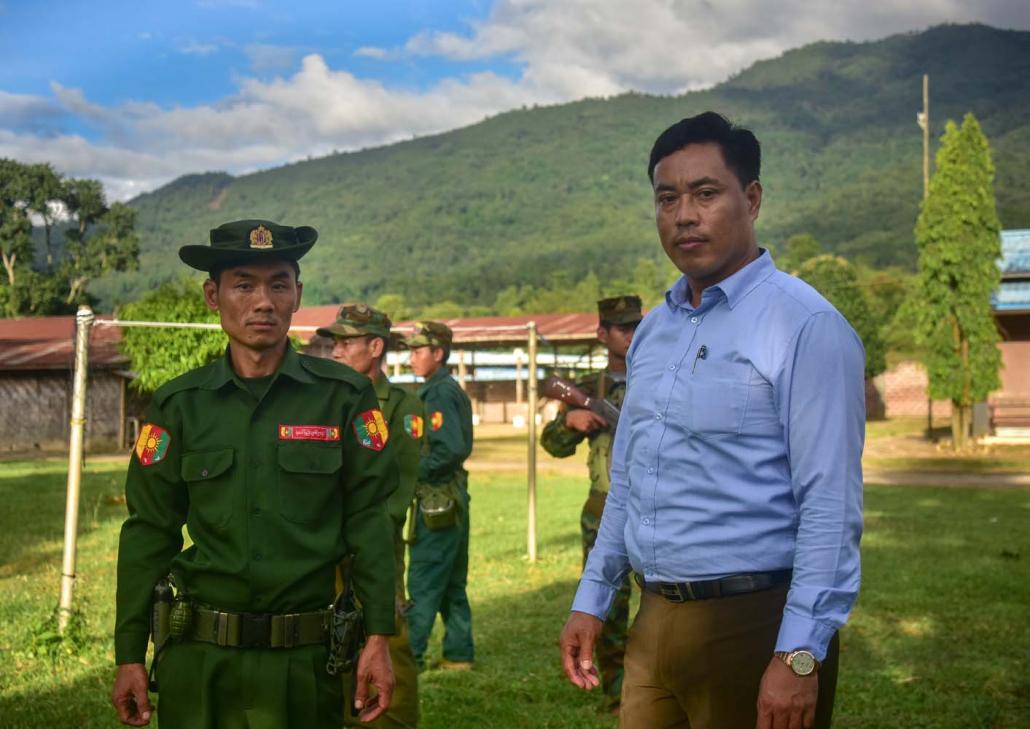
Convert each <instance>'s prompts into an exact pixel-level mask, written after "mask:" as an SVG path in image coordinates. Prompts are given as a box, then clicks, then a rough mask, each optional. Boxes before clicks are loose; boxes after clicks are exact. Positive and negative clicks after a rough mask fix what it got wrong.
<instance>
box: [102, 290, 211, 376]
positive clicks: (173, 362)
mask: <svg viewBox="0 0 1030 729" xmlns="http://www.w3.org/2000/svg"><path fill="white" fill-rule="evenodd" d="M118 316H119V317H120V318H122V319H126V320H135V321H171V322H211V323H218V314H217V313H216V312H213V311H210V310H209V309H208V308H207V304H205V303H204V297H203V295H202V294H201V291H200V284H199V282H198V281H197V280H195V279H189V278H183V279H179V280H178V281H173V282H170V283H166V284H164V285H163V286H161V287H159V288H158V289H156V290H155V291H153V292H151V293H149V294H147V295H146V296H144V297H143V298H142V299H140V300H139V301H135V302H133V303H131V304H126V305H125V306H124V307H122V308H121V310H120V311H119V312H118ZM226 343H227V340H226V337H225V334H224V333H223V332H221V331H215V330H208V329H157V328H150V327H126V328H125V330H124V331H123V334H122V341H121V344H120V347H121V350H122V352H123V353H124V354H125V356H127V357H128V358H129V362H130V366H131V367H132V371H133V372H135V373H136V379H135V380H133V382H132V385H133V387H135V388H136V389H138V390H140V391H142V392H153V391H154V390H156V389H157V388H158V387H160V386H161V385H163V384H164V383H165V382H167V381H168V380H171V379H172V378H173V377H178V376H179V375H181V374H183V373H184V372H187V371H189V370H191V369H193V368H195V367H201V366H203V365H205V364H208V363H209V362H213V361H214V360H216V359H218V357H220V356H221V355H222V353H223V352H224V351H225V347H226Z"/></svg>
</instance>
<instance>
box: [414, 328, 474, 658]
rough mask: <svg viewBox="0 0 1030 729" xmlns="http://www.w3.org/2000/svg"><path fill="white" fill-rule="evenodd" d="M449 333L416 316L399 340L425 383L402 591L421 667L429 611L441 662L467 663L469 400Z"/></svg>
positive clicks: (469, 620) (470, 652)
mask: <svg viewBox="0 0 1030 729" xmlns="http://www.w3.org/2000/svg"><path fill="white" fill-rule="evenodd" d="M452 340H453V334H452V332H451V330H450V328H448V327H447V326H446V325H444V324H441V323H439V322H433V321H426V322H420V323H419V325H418V328H417V330H416V331H415V334H414V335H413V336H412V337H410V338H409V339H408V340H407V346H408V347H409V349H410V350H411V368H412V370H414V372H415V374H416V375H418V376H419V377H424V378H425V383H424V384H423V385H422V387H421V388H419V390H418V396H419V397H420V398H422V401H423V403H424V404H425V413H426V438H427V447H426V448H425V450H424V452H423V455H422V458H421V460H420V461H419V464H418V487H417V497H418V509H417V510H416V514H415V542H414V543H413V544H412V545H411V565H410V566H409V568H408V590H409V591H410V592H411V598H412V600H414V603H415V604H414V605H413V606H412V608H411V611H410V612H409V613H408V621H409V627H410V629H411V650H412V652H413V653H414V654H415V660H416V661H418V664H419V666H420V667H421V666H423V665H424V660H425V652H426V646H427V644H428V643H429V634H430V632H431V631H432V629H433V622H434V621H435V620H436V614H437V613H440V614H441V615H442V616H443V621H444V630H445V633H444V639H443V661H442V663H441V664H440V667H441V668H454V669H466V668H471V667H472V663H473V661H474V660H475V651H474V648H473V644H472V610H471V608H470V607H469V601H468V595H467V594H466V591H465V585H466V582H467V580H468V552H469V495H468V472H467V471H465V469H464V468H463V464H464V463H465V459H466V458H468V457H469V454H470V453H471V452H472V404H471V403H470V402H469V399H468V396H467V395H466V394H465V392H464V391H463V390H462V389H461V387H459V386H458V383H457V382H455V381H454V378H452V377H451V373H450V369H449V368H448V367H447V359H448V358H449V357H450V353H451V342H452Z"/></svg>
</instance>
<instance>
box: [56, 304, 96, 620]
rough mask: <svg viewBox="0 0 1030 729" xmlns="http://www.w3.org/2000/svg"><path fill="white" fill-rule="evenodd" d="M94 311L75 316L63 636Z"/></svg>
mask: <svg viewBox="0 0 1030 729" xmlns="http://www.w3.org/2000/svg"><path fill="white" fill-rule="evenodd" d="M92 326H93V311H92V310H91V309H90V308H89V307H88V306H80V307H79V311H78V313H77V314H76V315H75V380H74V384H73V386H72V418H71V433H70V435H69V437H68V496H67V500H66V502H65V508H64V560H63V562H62V563H61V601H60V603H58V610H57V632H58V633H61V634H62V635H63V634H64V631H65V628H67V627H68V620H69V618H70V617H71V614H72V593H73V591H74V589H75V561H76V549H77V540H78V536H79V490H80V486H81V484H82V440H83V431H84V430H85V426H86V370H87V365H88V358H89V331H90V328H91V327H92Z"/></svg>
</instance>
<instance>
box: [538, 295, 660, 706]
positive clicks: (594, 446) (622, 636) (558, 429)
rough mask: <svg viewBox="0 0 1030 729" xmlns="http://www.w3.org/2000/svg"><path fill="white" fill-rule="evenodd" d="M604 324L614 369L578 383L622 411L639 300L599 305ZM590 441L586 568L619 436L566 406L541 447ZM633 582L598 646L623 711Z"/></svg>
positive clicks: (569, 448)
mask: <svg viewBox="0 0 1030 729" xmlns="http://www.w3.org/2000/svg"><path fill="white" fill-rule="evenodd" d="M597 313H598V318H599V319H600V323H599V324H598V327H597V339H598V341H600V342H601V344H603V345H604V346H605V347H607V348H608V366H607V367H606V368H605V369H604V370H602V371H601V372H596V373H594V374H591V375H587V376H586V377H584V378H582V379H581V380H579V381H578V382H577V383H576V384H577V385H578V386H579V388H580V389H581V390H583V391H584V392H585V393H586V394H587V395H588V396H589V397H600V398H604V399H606V400H608V401H609V402H611V403H612V404H613V405H615V406H616V407H621V406H622V398H623V396H624V395H625V392H626V351H627V350H628V349H629V345H630V342H631V341H632V339H633V331H634V330H635V329H636V327H637V324H639V323H640V319H641V318H642V314H641V302H640V297H638V296H616V297H613V298H609V299H601V300H600V301H598V302H597ZM584 438H586V439H587V440H588V441H589V443H590V452H589V455H588V456H587V465H588V466H589V468H590V495H589V496H588V497H587V501H586V503H585V504H584V505H583V511H582V513H581V515H580V529H581V531H582V536H583V564H586V561H587V555H588V554H590V550H591V549H593V547H594V541H595V540H596V539H597V530H598V528H599V527H600V526H601V514H602V513H603V512H604V502H605V499H606V498H607V496H608V484H609V480H608V479H609V475H608V470H609V467H610V466H611V450H612V441H613V440H614V433H613V432H612V431H611V429H610V428H609V427H608V424H607V422H606V421H605V420H604V418H602V417H601V416H600V415H597V414H596V413H594V412H591V411H590V410H584V409H579V408H572V409H567V408H566V406H564V405H563V406H562V408H561V409H560V410H559V412H558V415H557V416H556V417H555V418H554V420H552V421H551V422H550V423H548V424H547V426H546V427H545V428H544V432H543V435H542V436H541V439H540V441H541V445H543V447H544V450H546V451H547V452H548V453H550V454H551V455H552V456H555V457H556V458H567V457H568V456H571V455H572V454H573V453H575V452H576V447H577V446H578V445H579V444H580V443H581V442H582V441H583V439H584ZM629 597H630V582H629V577H628V576H627V577H626V578H625V579H624V580H623V583H622V587H621V588H620V589H619V592H618V594H617V595H616V597H615V602H613V603H612V608H611V611H610V612H609V613H608V619H607V620H606V621H605V623H604V628H603V629H602V631H601V640H600V644H599V645H598V647H597V655H596V657H597V662H598V664H599V667H600V670H601V680H602V684H603V686H604V693H605V699H606V705H607V707H608V708H610V709H611V710H613V711H617V710H618V707H619V697H620V694H621V693H622V663H623V654H624V653H625V646H626V630H627V625H628V623H629Z"/></svg>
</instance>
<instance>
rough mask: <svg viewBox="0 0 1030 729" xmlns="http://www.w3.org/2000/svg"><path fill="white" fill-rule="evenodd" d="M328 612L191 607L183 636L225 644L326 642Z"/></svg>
mask: <svg viewBox="0 0 1030 729" xmlns="http://www.w3.org/2000/svg"><path fill="white" fill-rule="evenodd" d="M329 616H330V612H329V611H328V610H315V611H312V612H307V613H286V614H284V615H271V614H269V613H234V612H227V611H222V610H210V609H208V608H203V607H194V608H193V619H192V622H191V625H190V626H189V628H188V629H187V631H186V637H187V638H188V639H190V640H198V641H201V642H204V643H214V644H215V645H219V646H223V647H228V648H296V647H299V646H305V645H318V644H320V643H321V644H325V643H326V639H327V638H328V637H329Z"/></svg>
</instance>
